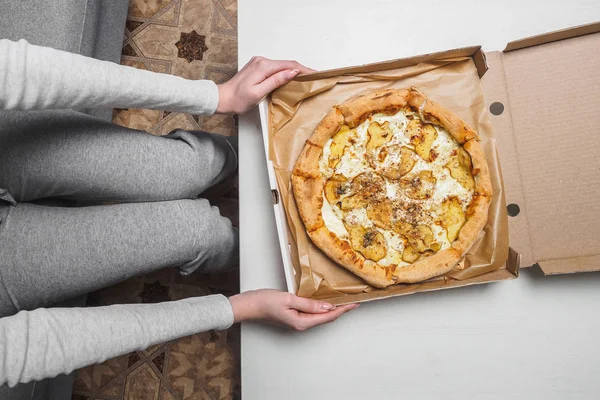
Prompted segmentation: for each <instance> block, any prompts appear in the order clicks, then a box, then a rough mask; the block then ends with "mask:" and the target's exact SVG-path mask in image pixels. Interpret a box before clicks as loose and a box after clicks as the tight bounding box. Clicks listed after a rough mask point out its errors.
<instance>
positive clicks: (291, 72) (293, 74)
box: [289, 69, 300, 76]
mask: <svg viewBox="0 0 600 400" xmlns="http://www.w3.org/2000/svg"><path fill="white" fill-rule="evenodd" d="M289 73H290V76H296V75H298V74H299V73H300V70H299V69H293V70H291V71H290V72H289Z"/></svg>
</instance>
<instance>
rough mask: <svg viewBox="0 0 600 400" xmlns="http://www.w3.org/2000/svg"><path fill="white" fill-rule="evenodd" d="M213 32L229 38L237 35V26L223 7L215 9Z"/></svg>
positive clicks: (212, 24)
mask: <svg viewBox="0 0 600 400" xmlns="http://www.w3.org/2000/svg"><path fill="white" fill-rule="evenodd" d="M211 30H212V31H213V32H215V33H220V34H223V35H228V36H236V35H237V24H236V22H235V21H234V20H233V18H231V16H230V15H229V14H228V13H227V11H226V10H224V9H223V8H222V7H215V11H214V13H213V18H212V21H211Z"/></svg>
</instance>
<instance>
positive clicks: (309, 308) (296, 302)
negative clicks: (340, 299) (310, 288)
mask: <svg viewBox="0 0 600 400" xmlns="http://www.w3.org/2000/svg"><path fill="white" fill-rule="evenodd" d="M290 307H291V308H293V309H295V310H298V311H302V312H304V313H309V314H319V313H325V312H327V311H331V310H333V309H334V308H335V306H334V305H333V304H329V303H327V302H324V301H318V300H311V299H305V298H303V297H299V296H294V297H292V298H291V302H290Z"/></svg>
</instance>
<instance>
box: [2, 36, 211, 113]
mask: <svg viewBox="0 0 600 400" xmlns="http://www.w3.org/2000/svg"><path fill="white" fill-rule="evenodd" d="M218 103H219V91H218V89H217V85H216V84H215V83H214V82H212V81H208V80H189V79H183V78H180V77H177V76H173V75H167V74H160V73H156V72H150V71H144V70H139V69H136V68H132V67H126V66H122V65H118V64H115V63H111V62H107V61H100V60H96V59H93V58H89V57H84V56H80V55H77V54H72V53H67V52H64V51H59V50H55V49H51V48H47V47H40V46H34V45H31V44H29V43H27V42H26V41H25V40H20V41H18V42H12V41H10V40H7V39H0V110H2V109H4V110H34V109H82V108H150V109H160V110H168V111H176V112H185V113H190V114H199V115H212V114H214V112H215V110H216V109H217V105H218Z"/></svg>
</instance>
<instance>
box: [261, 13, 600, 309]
mask: <svg viewBox="0 0 600 400" xmlns="http://www.w3.org/2000/svg"><path fill="white" fill-rule="evenodd" d="M465 56H467V57H471V58H472V60H473V63H474V64H475V66H476V69H477V73H478V75H479V78H481V82H482V88H483V93H484V97H485V101H486V107H487V109H488V110H489V111H490V113H491V116H490V119H491V123H492V126H493V130H494V136H495V139H496V141H497V145H498V149H499V153H500V161H501V166H502V174H503V177H504V189H505V191H504V192H505V196H506V200H507V204H508V207H507V208H508V214H509V237H510V247H511V248H510V252H509V257H508V260H507V261H506V266H505V268H503V269H501V270H497V271H493V272H491V273H487V274H485V275H481V276H478V277H475V278H472V279H469V280H466V281H457V282H449V284H447V285H446V286H444V287H443V288H450V287H459V286H467V285H473V284H481V283H487V282H493V281H500V280H506V279H514V278H515V277H517V276H518V271H519V268H520V267H529V266H532V265H535V264H538V265H539V266H540V267H541V268H542V270H543V271H544V273H545V274H558V273H574V272H585V271H597V270H600V246H599V244H600V236H599V235H597V234H596V229H595V228H596V226H600V201H597V200H596V196H598V195H600V158H598V157H597V156H596V155H595V153H596V149H597V148H599V147H600V127H599V124H598V122H600V95H598V93H600V23H595V24H590V25H585V26H580V27H575V28H570V29H566V30H562V31H557V32H551V33H547V34H543V35H539V36H535V37H531V38H525V39H522V40H518V41H514V42H510V43H509V44H508V45H507V47H506V48H505V49H504V50H503V51H502V52H497V51H496V52H490V53H484V52H483V50H482V49H481V47H480V46H473V47H465V48H460V49H453V50H449V51H444V52H437V53H431V54H425V55H419V56H415V57H409V58H404V59H398V60H391V61H386V62H379V63H375V64H369V65H363V66H356V67H347V68H340V69H334V70H327V71H322V72H318V73H316V74H311V75H309V76H301V77H298V78H297V79H298V80H303V79H313V80H314V79H321V78H329V77H333V76H338V75H342V74H352V73H364V72H375V71H385V70H388V69H392V68H399V67H405V66H410V65H416V64H419V63H421V62H426V61H431V60H440V59H451V58H455V57H465ZM259 111H260V118H261V125H262V132H263V137H264V141H265V153H266V155H267V169H268V174H269V180H270V187H271V191H272V198H273V206H274V212H275V221H276V225H277V231H278V236H279V242H280V247H281V253H282V259H283V265H284V271H285V276H286V282H287V287H288V291H290V292H292V293H296V292H297V289H298V280H297V276H296V271H295V270H294V266H293V262H292V254H293V250H292V248H291V246H290V244H289V240H288V238H289V236H288V234H289V228H288V225H287V220H286V214H285V211H284V208H283V204H282V202H281V199H280V194H279V188H278V184H277V179H276V176H275V170H274V167H273V163H272V161H271V160H269V143H268V138H269V131H268V121H269V119H268V118H269V115H268V113H269V110H268V101H266V100H265V101H263V102H261V104H260V105H259ZM438 289H439V288H437V287H432V288H428V287H427V284H420V285H415V290H414V291H405V293H403V294H409V293H415V292H422V291H429V290H438ZM360 297H361V296H359V295H354V296H353V299H352V301H361V298H360ZM384 297H389V296H384ZM384 297H382V298H384ZM371 299H372V298H369V297H368V296H365V299H364V300H371ZM338 300H339V299H338ZM338 302H340V301H338Z"/></svg>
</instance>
